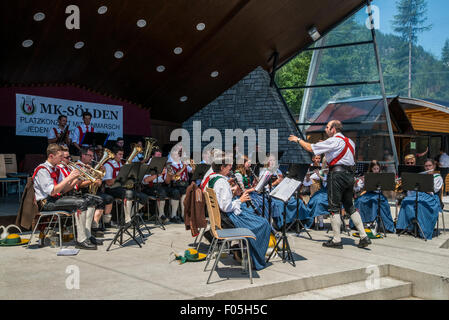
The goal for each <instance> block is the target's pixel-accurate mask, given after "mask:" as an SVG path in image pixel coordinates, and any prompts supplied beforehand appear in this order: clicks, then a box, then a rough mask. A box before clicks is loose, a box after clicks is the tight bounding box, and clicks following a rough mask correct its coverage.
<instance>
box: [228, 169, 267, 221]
mask: <svg viewBox="0 0 449 320" xmlns="http://www.w3.org/2000/svg"><path fill="white" fill-rule="evenodd" d="M229 174H230V176H231V178H233V179H234V180H235V181H236V182H237V185H238V186H239V188H240V189H241V190H242V192H245V186H244V185H243V184H241V182H240V181H239V180H238V179H237V178H236V176H235V174H234V172H233V171H230V173H229ZM246 206H247V207H249V206H251V208H253V209H254V211H255V212H256V214H257V215H258V216H260V213H259V211H258V210H257V209H256V206H255V205H254V203H253V201H252V200H251V197H249V201H246Z"/></svg>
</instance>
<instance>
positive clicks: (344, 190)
mask: <svg viewBox="0 0 449 320" xmlns="http://www.w3.org/2000/svg"><path fill="white" fill-rule="evenodd" d="M342 129H343V125H342V123H341V122H340V121H339V120H332V121H330V122H329V123H328V124H327V125H326V129H325V130H326V134H327V135H328V136H329V138H328V139H327V140H325V141H322V142H318V143H315V144H310V143H308V142H306V141H304V140H302V139H300V138H298V137H296V136H294V135H290V137H289V138H288V140H289V141H291V142H297V143H298V144H299V145H300V146H301V147H302V148H304V149H305V150H306V151H308V152H312V153H313V154H316V155H318V154H323V153H324V154H325V157H326V159H327V162H328V165H329V175H328V178H327V185H328V189H327V195H328V201H329V211H330V214H331V226H332V231H333V239H331V240H329V241H328V242H325V243H323V246H324V247H329V248H338V249H342V248H343V245H342V243H341V238H340V226H341V218H340V209H341V205H342V204H343V206H344V208H345V211H346V213H347V214H349V215H350V217H351V220H352V221H353V222H354V225H355V226H356V228H357V230H358V231H359V234H360V242H359V244H358V247H359V248H364V247H366V246H368V245H369V244H371V240H370V239H369V238H368V236H367V235H366V232H365V228H364V226H363V222H362V219H361V217H360V213H359V212H358V211H357V209H356V208H355V207H354V203H353V196H354V190H353V187H354V169H353V166H354V165H355V161H354V157H355V144H354V142H353V141H352V140H351V139H349V138H347V137H345V136H344V135H343V134H342V133H341V132H342Z"/></svg>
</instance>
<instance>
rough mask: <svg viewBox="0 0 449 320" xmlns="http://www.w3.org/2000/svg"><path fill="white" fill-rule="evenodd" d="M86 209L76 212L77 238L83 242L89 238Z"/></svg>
mask: <svg viewBox="0 0 449 320" xmlns="http://www.w3.org/2000/svg"><path fill="white" fill-rule="evenodd" d="M86 215H87V210H86V211H81V212H79V211H78V212H76V213H75V222H76V231H77V232H76V233H77V234H76V240H77V241H78V242H83V241H85V240H86V239H87V236H86Z"/></svg>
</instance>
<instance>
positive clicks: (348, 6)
mask: <svg viewBox="0 0 449 320" xmlns="http://www.w3.org/2000/svg"><path fill="white" fill-rule="evenodd" d="M364 4H366V1H365V0H320V1H306V0H275V1H274V0H195V1H192V0H151V1H149V0H132V1H130V0H102V1H99V0H72V1H62V0H59V1H56V0H54V1H48V0H15V1H1V4H0V9H1V10H0V17H1V19H0V20H1V22H0V23H1V29H2V32H1V42H2V44H1V47H2V57H1V67H0V77H1V79H0V85H3V86H10V85H55V84H73V85H77V86H81V87H84V88H88V89H90V90H94V91H96V92H99V93H102V94H105V95H111V96H113V97H118V98H122V99H125V100H127V101H129V102H132V103H135V104H137V105H141V106H142V107H143V108H151V115H152V118H154V119H159V120H171V121H174V122H182V121H184V120H186V119H187V118H188V117H190V116H191V115H193V114H194V113H195V112H196V111H198V110H199V109H201V108H202V107H204V106H205V105H207V104H208V103H210V102H211V101H213V100H214V99H215V98H216V97H218V96H219V95H220V94H221V93H223V92H224V91H225V90H226V89H228V88H230V87H231V86H232V85H234V84H235V83H236V82H238V81H239V80H240V79H241V78H243V77H244V76H245V75H247V74H248V73H249V72H251V71H252V70H253V69H255V68H256V67H257V66H262V67H263V68H264V69H265V70H267V71H270V70H271V68H272V63H273V60H271V61H268V60H269V58H270V56H271V55H272V54H273V52H274V51H277V52H278V53H279V63H282V62H283V61H286V60H287V59H288V58H290V57H291V56H293V55H294V54H295V53H297V52H298V51H299V50H300V49H302V48H304V47H306V46H308V45H310V44H311V43H312V39H311V38H310V36H309V35H308V30H309V29H310V28H311V27H312V26H316V27H317V29H318V31H319V32H320V33H321V34H324V33H326V32H327V31H328V30H329V29H330V28H332V27H333V26H335V25H336V24H338V23H339V22H341V21H342V20H343V19H344V18H345V17H347V16H348V15H350V14H351V13H353V12H354V11H356V10H358V9H359V8H360V7H361V6H363V5H364ZM69 5H76V6H78V8H79V10H80V28H79V29H71V30H69V29H67V27H66V19H67V18H69V16H70V14H71V13H70V12H69V13H66V8H67V6H69ZM100 8H101V9H100ZM99 12H100V13H99ZM40 13H43V14H44V16H43V15H42V14H40ZM36 14H37V15H36ZM35 18H36V20H35ZM42 18H43V19H42ZM69 20H70V18H69ZM139 20H144V21H140V22H139V24H140V26H138V21H139ZM26 40H32V44H31V43H30V42H29V41H27V42H25V43H24V41H26ZM81 42H82V47H81V48H78V49H77V48H75V44H76V43H78V45H79V46H81ZM24 44H25V46H24ZM30 44H31V45H30ZM27 45H30V46H27ZM117 51H121V52H122V57H121V58H120V54H119V53H117ZM116 54H117V55H118V57H119V58H116V57H115V55H116Z"/></svg>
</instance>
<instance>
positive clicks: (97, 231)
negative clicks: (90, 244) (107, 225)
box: [92, 228, 104, 238]
mask: <svg viewBox="0 0 449 320" xmlns="http://www.w3.org/2000/svg"><path fill="white" fill-rule="evenodd" d="M92 236H94V237H96V238H104V232H103V231H101V230H100V229H98V228H95V229H92Z"/></svg>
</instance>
